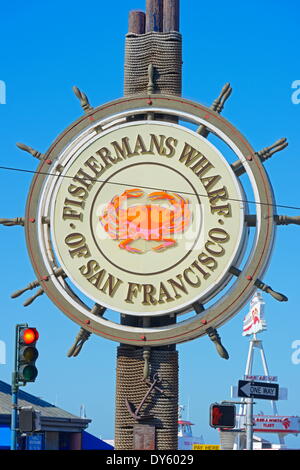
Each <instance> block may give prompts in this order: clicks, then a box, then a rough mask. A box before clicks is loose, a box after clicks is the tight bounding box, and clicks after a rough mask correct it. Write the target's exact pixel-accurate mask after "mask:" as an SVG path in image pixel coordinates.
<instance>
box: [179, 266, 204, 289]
mask: <svg viewBox="0 0 300 470" xmlns="http://www.w3.org/2000/svg"><path fill="white" fill-rule="evenodd" d="M189 272H191V273H193V274H194V276H196V282H193V281H191V279H190V278H189V275H188V273H189ZM183 277H184V279H185V281H186V282H187V283H188V284H189V285H190V286H192V287H199V286H200V285H201V281H200V279H199V277H198V276H197V275H196V274H195V273H194V271H193V270H192V268H187V269H185V270H184V272H183Z"/></svg>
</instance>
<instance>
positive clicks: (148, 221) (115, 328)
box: [24, 95, 275, 347]
mask: <svg viewBox="0 0 300 470" xmlns="http://www.w3.org/2000/svg"><path fill="white" fill-rule="evenodd" d="M166 116H169V117H170V116H173V117H174V119H172V120H176V122H180V125H177V124H173V123H167V122H166V120H165V117H166ZM153 117H154V118H155V120H152V119H153ZM203 128H204V129H205V130H206V132H205V134H207V132H208V133H210V135H212V136H213V139H212V140H213V142H214V144H215V145H212V143H210V142H209V141H208V140H207V139H205V138H203V137H202V136H201V135H199V134H198V133H197V132H194V131H192V130H191V129H200V131H201V129H203ZM200 131H199V132H200ZM200 133H201V132H200ZM220 143H221V145H220ZM217 147H218V148H222V152H223V154H224V155H226V160H225V158H224V157H223V156H222V154H221V153H220V151H219V150H218V149H217ZM228 161H229V162H231V164H230V163H228ZM237 169H238V171H237ZM243 172H245V178H244V177H242V178H239V175H241V174H243ZM247 178H248V179H247ZM247 199H248V200H250V201H254V202H255V204H254V205H253V206H252V214H251V216H248V214H247V210H248V208H247V202H246V201H247ZM274 204H275V202H274V197H273V190H272V187H271V185H270V181H269V178H268V175H267V174H266V172H265V170H264V167H263V165H262V163H261V160H260V158H259V156H258V155H257V154H255V151H254V149H253V148H252V147H251V145H250V144H249V142H248V141H247V139H246V138H245V137H244V136H243V135H242V134H241V133H240V132H239V131H238V130H237V129H236V127H234V126H233V125H232V124H231V123H230V122H228V121H227V120H226V119H224V118H223V117H222V116H220V115H219V114H218V113H215V112H214V111H212V110H211V109H209V108H207V107H205V106H203V105H201V104H199V103H196V102H193V101H189V100H186V99H184V98H178V97H170V96H163V95H152V96H151V100H149V96H148V95H145V96H143V95H141V96H140V95H139V96H134V97H125V98H120V99H118V100H116V101H112V102H110V103H105V104H103V105H102V106H99V107H98V108H93V109H92V108H91V109H90V110H89V111H88V112H87V113H86V114H85V115H84V116H81V117H80V118H79V119H78V120H77V121H75V122H73V123H72V124H71V125H70V126H69V127H68V128H67V129H65V130H64V131H63V132H62V133H61V134H60V135H59V136H58V137H57V138H56V140H55V141H54V142H53V143H52V145H51V146H50V147H49V149H48V150H47V152H46V153H45V154H44V155H43V158H41V161H40V164H39V167H38V169H37V171H36V173H35V175H34V177H33V180H32V183H31V187H30V190H29V193H28V197H27V204H26V214H25V219H24V225H25V233H26V243H27V248H28V253H29V256H30V259H31V262H32V266H33V268H34V270H35V273H36V277H37V282H38V284H39V285H40V289H39V291H38V292H37V294H36V296H39V295H41V293H43V292H45V293H46V294H47V296H48V297H49V298H50V300H51V301H52V302H53V303H54V304H55V305H56V306H57V307H58V309H59V310H61V311H62V312H63V313H64V314H65V315H67V316H68V317H69V318H70V319H71V320H73V321H75V322H76V323H77V324H78V325H80V326H81V327H82V328H83V329H84V330H86V331H87V332H89V333H95V334H97V335H99V336H102V337H104V338H107V339H110V340H113V341H116V342H119V343H122V344H129V345H135V346H141V345H142V346H149V347H153V346H164V345H169V344H175V343H182V342H185V341H190V340H192V339H195V338H197V337H200V336H202V335H205V334H208V332H209V331H212V330H211V328H218V327H219V326H221V325H223V324H224V323H225V322H227V321H228V320H229V319H230V318H232V317H233V316H234V315H235V314H236V313H237V312H239V311H240V310H241V308H242V307H243V306H244V305H245V304H246V303H247V302H248V301H249V299H250V298H251V296H252V295H253V293H254V291H255V290H256V288H257V285H258V284H261V281H260V279H261V278H262V276H263V275H264V272H265V270H266V268H267V266H268V263H269V260H270V256H271V253H272V248H273V242H274V234H275V224H274V207H275V206H274ZM249 220H251V221H255V224H253V223H251V224H250V227H253V228H249ZM250 230H251V231H252V234H251V236H250V237H249V238H247V235H248V231H250ZM105 307H106V308H105ZM115 312H117V314H115ZM118 312H121V316H120V315H119V314H118ZM185 313H187V315H184V314H185ZM181 314H182V315H181ZM133 315H134V316H135V317H133ZM159 315H164V318H163V319H162V321H161V322H160V321H158V319H157V318H156V317H157V316H159ZM138 316H140V317H142V318H140V319H138ZM151 316H152V317H155V318H153V319H152V320H151V319H150V320H151V321H149V318H147V317H151ZM162 324H163V325H165V326H162Z"/></svg>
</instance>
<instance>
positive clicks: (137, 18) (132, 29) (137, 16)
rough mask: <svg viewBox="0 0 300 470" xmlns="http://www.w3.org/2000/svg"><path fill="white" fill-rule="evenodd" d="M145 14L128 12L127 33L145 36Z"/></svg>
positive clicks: (138, 11)
mask: <svg viewBox="0 0 300 470" xmlns="http://www.w3.org/2000/svg"><path fill="white" fill-rule="evenodd" d="M145 26H146V14H145V13H144V12H143V11H142V10H132V11H130V12H129V24H128V32H129V33H134V34H145Z"/></svg>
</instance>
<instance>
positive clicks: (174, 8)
mask: <svg viewBox="0 0 300 470" xmlns="http://www.w3.org/2000/svg"><path fill="white" fill-rule="evenodd" d="M163 31H164V32H165V33H168V32H169V31H179V0H164V3H163Z"/></svg>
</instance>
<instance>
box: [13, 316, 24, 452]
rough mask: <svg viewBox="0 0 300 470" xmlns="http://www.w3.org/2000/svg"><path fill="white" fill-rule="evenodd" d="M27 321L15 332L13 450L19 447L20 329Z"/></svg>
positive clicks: (17, 326) (17, 327)
mask: <svg viewBox="0 0 300 470" xmlns="http://www.w3.org/2000/svg"><path fill="white" fill-rule="evenodd" d="M27 326H28V325H27V323H26V324H23V325H16V334H15V362H14V370H13V373H12V381H11V446H10V448H11V450H16V449H17V421H18V392H19V382H18V342H19V330H20V327H27Z"/></svg>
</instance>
